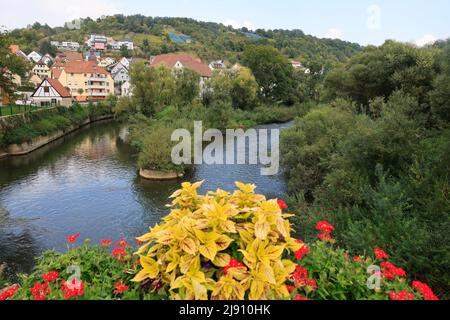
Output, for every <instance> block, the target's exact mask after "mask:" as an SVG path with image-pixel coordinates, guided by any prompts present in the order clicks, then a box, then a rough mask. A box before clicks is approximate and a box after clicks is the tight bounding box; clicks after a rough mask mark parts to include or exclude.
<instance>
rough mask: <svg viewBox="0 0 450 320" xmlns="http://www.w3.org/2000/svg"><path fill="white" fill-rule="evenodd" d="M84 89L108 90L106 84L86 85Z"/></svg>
mask: <svg viewBox="0 0 450 320" xmlns="http://www.w3.org/2000/svg"><path fill="white" fill-rule="evenodd" d="M86 87H87V88H88V89H108V86H107V85H106V83H105V84H100V83H95V84H94V83H91V84H90V83H88V84H87V85H86Z"/></svg>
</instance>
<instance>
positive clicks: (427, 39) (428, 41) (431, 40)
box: [414, 34, 438, 47]
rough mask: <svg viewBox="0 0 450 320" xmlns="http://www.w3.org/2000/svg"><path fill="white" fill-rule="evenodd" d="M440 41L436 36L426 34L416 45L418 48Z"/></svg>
mask: <svg viewBox="0 0 450 320" xmlns="http://www.w3.org/2000/svg"><path fill="white" fill-rule="evenodd" d="M437 40H438V38H436V37H435V36H434V35H432V34H425V35H424V36H423V37H421V38H419V39H417V40H416V41H415V42H414V43H415V44H416V46H418V47H423V46H426V45H427V44H433V43H435V42H436V41H437Z"/></svg>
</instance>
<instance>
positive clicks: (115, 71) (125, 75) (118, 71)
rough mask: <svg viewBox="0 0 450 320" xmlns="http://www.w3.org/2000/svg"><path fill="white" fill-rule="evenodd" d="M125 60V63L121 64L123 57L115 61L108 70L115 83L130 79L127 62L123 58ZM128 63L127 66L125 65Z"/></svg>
mask: <svg viewBox="0 0 450 320" xmlns="http://www.w3.org/2000/svg"><path fill="white" fill-rule="evenodd" d="M125 60H126V61H127V63H125V64H122V61H123V59H122V60H121V61H120V62H118V63H116V64H115V65H112V66H110V68H109V69H110V70H111V71H110V72H111V76H112V78H113V79H114V83H115V84H119V85H120V84H122V83H124V82H125V81H129V80H130V72H129V70H128V67H129V65H130V64H129V62H128V60H127V59H125ZM127 65H128V67H127Z"/></svg>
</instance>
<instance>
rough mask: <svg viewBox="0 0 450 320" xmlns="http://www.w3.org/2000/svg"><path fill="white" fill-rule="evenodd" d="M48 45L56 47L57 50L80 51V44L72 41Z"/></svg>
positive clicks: (55, 42) (52, 42)
mask: <svg viewBox="0 0 450 320" xmlns="http://www.w3.org/2000/svg"><path fill="white" fill-rule="evenodd" d="M50 44H51V45H52V46H54V47H56V48H57V49H58V50H69V51H78V50H80V44H79V43H78V42H72V41H63V42H59V41H51V42H50Z"/></svg>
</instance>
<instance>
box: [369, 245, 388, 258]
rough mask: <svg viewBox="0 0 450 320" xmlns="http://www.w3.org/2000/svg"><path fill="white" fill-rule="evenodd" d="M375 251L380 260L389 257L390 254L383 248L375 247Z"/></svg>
mask: <svg viewBox="0 0 450 320" xmlns="http://www.w3.org/2000/svg"><path fill="white" fill-rule="evenodd" d="M373 251H374V252H375V257H376V258H377V259H378V260H382V259H389V256H388V254H387V253H386V252H384V251H383V250H381V249H378V248H375V249H373Z"/></svg>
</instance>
